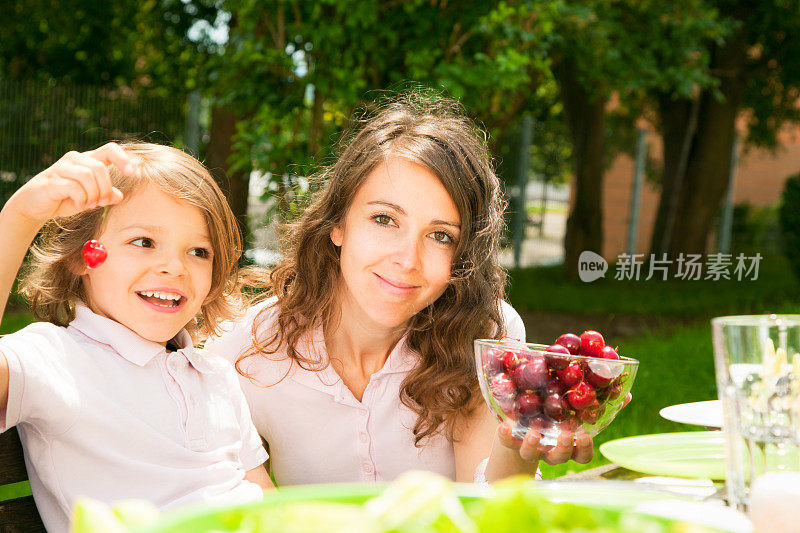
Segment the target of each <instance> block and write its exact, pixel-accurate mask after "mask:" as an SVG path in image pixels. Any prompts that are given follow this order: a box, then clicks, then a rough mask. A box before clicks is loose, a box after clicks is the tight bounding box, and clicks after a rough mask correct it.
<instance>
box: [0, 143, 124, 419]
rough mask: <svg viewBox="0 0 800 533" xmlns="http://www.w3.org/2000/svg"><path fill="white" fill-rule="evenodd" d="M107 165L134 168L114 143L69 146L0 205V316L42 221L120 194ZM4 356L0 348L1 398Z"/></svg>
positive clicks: (110, 200)
mask: <svg viewBox="0 0 800 533" xmlns="http://www.w3.org/2000/svg"><path fill="white" fill-rule="evenodd" d="M108 165H114V166H116V167H117V168H118V169H120V171H121V172H122V173H123V174H130V173H131V172H132V171H133V168H132V167H133V164H132V161H131V158H130V157H129V156H128V155H127V154H126V153H125V151H124V150H123V149H122V148H121V147H120V146H119V145H118V144H116V143H108V144H105V145H103V146H101V147H100V148H98V149H96V150H90V151H88V152H81V153H78V152H69V153H67V154H65V155H64V157H62V158H61V159H59V160H58V161H56V162H55V163H54V164H53V165H51V166H50V167H49V168H47V169H45V170H43V171H42V172H40V173H39V174H37V175H36V176H34V177H33V178H31V179H30V181H28V183H26V184H25V185H23V186H22V187H20V188H19V189H18V190H17V191H16V192H15V193H14V194H13V195H12V196H11V198H9V199H8V201H7V202H6V204H5V205H4V206H3V209H2V210H0V228H3V231H0V250H2V251H3V253H2V254H0V320H2V318H3V312H4V310H5V307H6V302H7V301H8V295H9V294H10V293H11V286H12V285H13V284H14V278H15V277H16V275H17V271H18V270H19V267H20V265H21V264H22V260H23V258H24V257H25V253H26V252H27V251H28V247H29V246H30V245H31V242H32V241H33V239H34V238H35V237H36V234H37V233H38V231H39V230H40V229H41V228H42V226H43V225H44V224H45V222H47V221H48V220H50V219H51V218H53V217H57V216H68V215H74V214H75V213H78V212H80V211H83V210H85V209H91V208H94V207H97V206H99V205H110V204H116V203H119V202H120V201H121V200H122V193H121V192H120V191H119V190H118V189H115V188H114V187H113V186H112V185H111V179H110V178H109V176H108ZM3 361H4V359H3V358H2V354H0V400H2V397H3V375H4V374H3V367H2V363H3ZM6 379H7V375H6ZM7 385H8V383H7V381H6V387H7ZM1 405H2V402H1V401H0V406H1Z"/></svg>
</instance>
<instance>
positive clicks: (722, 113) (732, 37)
mask: <svg viewBox="0 0 800 533" xmlns="http://www.w3.org/2000/svg"><path fill="white" fill-rule="evenodd" d="M709 4H710V5H711V6H712V7H713V8H716V9H718V10H719V13H720V17H721V19H722V20H723V21H724V23H725V24H727V25H728V26H729V27H730V28H731V31H730V33H729V34H728V35H727V36H726V38H725V39H724V40H708V41H706V42H705V46H706V49H707V50H708V54H709V56H710V58H711V63H710V69H711V72H712V73H713V74H714V75H715V76H716V78H717V79H718V80H719V83H718V85H715V86H713V87H708V88H705V89H701V90H697V91H695V92H694V93H693V94H692V95H687V96H685V97H681V98H675V97H671V96H669V95H665V94H663V93H655V95H654V97H653V98H654V100H655V101H656V102H657V106H658V107H657V108H658V115H659V117H660V123H661V128H662V131H663V138H664V161H665V164H664V172H663V180H662V194H661V200H660V203H659V208H658V214H657V218H656V223H655V226H654V231H653V238H652V242H651V251H652V253H655V254H659V255H660V254H663V253H666V254H668V256H670V257H673V258H674V257H677V256H678V254H679V253H681V252H683V253H697V254H702V253H704V252H705V251H706V243H707V242H708V238H709V235H710V234H711V232H712V230H713V225H714V220H715V217H716V215H717V212H718V209H719V206H720V203H721V201H722V198H723V196H724V194H725V191H726V189H727V184H728V175H729V173H730V153H731V150H732V146H733V142H734V138H735V136H736V134H737V120H744V122H745V126H746V133H745V134H746V138H745V142H746V143H748V144H753V145H761V146H774V145H775V143H776V134H777V132H778V130H779V129H780V128H781V126H782V125H783V124H785V123H786V122H788V121H793V122H797V121H798V119H800V110H798V107H797V102H798V99H800V44H799V43H798V42H797V39H795V38H794V36H796V35H797V34H798V32H800V2H798V1H797V0H787V1H767V2H753V1H711V2H709Z"/></svg>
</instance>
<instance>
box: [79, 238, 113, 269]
mask: <svg viewBox="0 0 800 533" xmlns="http://www.w3.org/2000/svg"><path fill="white" fill-rule="evenodd" d="M81 254H82V255H83V262H84V263H86V267H87V268H97V267H99V266H100V265H102V264H103V263H104V262H105V260H106V257H108V253H107V252H106V247H105V246H103V243H102V242H100V241H98V240H97V239H90V240H88V241H86V244H84V245H83V248H82V249H81Z"/></svg>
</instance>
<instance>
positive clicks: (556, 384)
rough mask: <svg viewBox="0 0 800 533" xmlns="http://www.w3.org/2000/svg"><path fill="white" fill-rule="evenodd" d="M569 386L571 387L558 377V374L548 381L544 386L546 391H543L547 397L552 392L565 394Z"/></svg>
mask: <svg viewBox="0 0 800 533" xmlns="http://www.w3.org/2000/svg"><path fill="white" fill-rule="evenodd" d="M568 388H569V387H567V385H566V384H565V383H564V382H562V381H561V380H560V379H558V377H557V376H553V377H552V379H550V381H549V382H548V383H547V385H545V386H544V391H543V392H542V395H543V396H544V397H545V398H546V397H548V396H550V395H551V394H559V395H560V394H564V393H565V392H567V389H568Z"/></svg>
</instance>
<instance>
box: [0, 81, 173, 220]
mask: <svg viewBox="0 0 800 533" xmlns="http://www.w3.org/2000/svg"><path fill="white" fill-rule="evenodd" d="M186 113H187V101H186V95H182V94H181V95H170V96H168V97H154V96H143V95H140V94H137V93H136V92H134V91H132V90H130V89H125V88H122V89H120V88H103V87H91V86H76V85H63V84H47V83H41V82H30V81H16V80H2V79H0V205H2V204H3V203H5V201H6V200H7V199H8V197H9V196H11V194H12V193H13V192H14V191H15V190H16V189H17V188H18V187H19V186H21V185H22V184H23V183H24V182H25V181H26V180H27V179H29V178H30V177H32V176H34V175H35V174H37V173H38V172H40V171H42V170H43V169H45V168H46V167H47V166H49V165H50V164H52V163H53V162H54V161H56V160H57V159H58V158H59V157H61V156H62V155H63V154H64V153H66V152H68V151H70V150H89V149H92V148H95V147H97V146H99V145H101V144H103V143H105V142H108V141H111V140H126V139H132V138H136V139H140V140H147V141H150V142H166V143H170V144H179V145H180V144H182V142H183V139H184V137H185V131H186Z"/></svg>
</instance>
